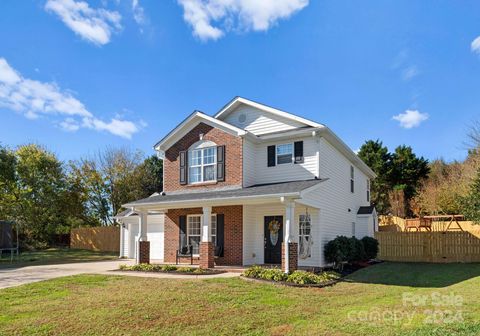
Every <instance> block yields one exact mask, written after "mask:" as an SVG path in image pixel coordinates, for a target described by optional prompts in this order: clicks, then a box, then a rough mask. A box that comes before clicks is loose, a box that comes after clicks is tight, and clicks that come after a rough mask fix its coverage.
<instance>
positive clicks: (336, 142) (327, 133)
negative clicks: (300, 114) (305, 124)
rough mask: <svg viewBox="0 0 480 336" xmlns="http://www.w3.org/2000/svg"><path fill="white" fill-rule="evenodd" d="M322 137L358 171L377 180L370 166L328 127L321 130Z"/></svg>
mask: <svg viewBox="0 0 480 336" xmlns="http://www.w3.org/2000/svg"><path fill="white" fill-rule="evenodd" d="M320 135H321V136H323V137H324V138H325V139H327V140H328V141H329V142H330V144H331V145H333V146H334V147H335V148H336V149H338V150H339V151H340V153H342V154H343V155H345V157H347V158H348V159H349V160H350V161H351V162H352V163H353V164H355V165H356V166H357V168H358V169H360V170H361V171H362V172H363V173H364V174H365V175H367V176H368V177H369V178H372V179H373V178H375V177H377V174H375V172H374V171H373V170H372V169H370V167H369V166H367V165H366V164H365V162H363V161H362V160H361V159H360V158H359V157H358V155H357V154H355V153H354V152H353V151H352V150H351V149H350V147H348V146H347V145H346V144H345V142H343V141H342V140H341V139H340V138H339V137H338V136H337V135H336V134H335V133H333V132H332V130H331V129H329V128H328V127H326V126H325V127H323V128H322V129H321V130H320Z"/></svg>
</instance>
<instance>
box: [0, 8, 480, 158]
mask: <svg viewBox="0 0 480 336" xmlns="http://www.w3.org/2000/svg"><path fill="white" fill-rule="evenodd" d="M479 36H480V3H479V2H478V1H461V2H458V1H453V0H451V1H415V0H411V1H388V0H383V1H363V2H359V1H338V0H332V1H320V0H315V1H312V0H310V1H307V0H276V1H273V0H268V1H265V2H259V1H248V0H179V1H176V0H162V1H156V0H155V1H154V0H137V1H135V0H133V1H132V0H121V1H115V0H110V1H107V0H104V1H89V2H88V3H85V2H81V1H74V0H50V1H47V0H42V1H40V0H35V1H16V0H4V1H1V2H0V41H1V42H0V113H1V116H2V123H1V124H0V125H1V126H0V142H1V143H2V144H4V145H8V146H11V147H14V146H16V145H19V144H23V143H27V142H36V143H40V144H44V145H46V146H47V147H48V148H50V149H51V150H53V151H54V152H56V153H57V154H58V155H59V156H60V158H61V159H64V160H69V159H75V158H79V157H81V156H86V155H90V154H93V153H95V152H96V151H97V150H99V149H102V148H105V147H106V146H128V147H131V148H139V149H142V150H143V151H145V152H146V153H147V154H152V153H153V150H152V146H153V144H154V143H155V142H156V141H157V140H159V139H160V138H161V137H162V136H163V135H165V134H166V133H167V132H168V131H170V130H171V129H172V128H173V127H175V126H176V125H177V124H178V123H179V122H180V121H181V120H182V119H183V118H185V117H186V116H187V115H188V114H189V113H191V112H192V111H193V110H194V109H198V110H201V111H204V112H206V113H209V114H214V113H215V112H217V111H218V109H220V108H221V107H222V106H223V105H224V104H225V103H226V102H228V101H229V100H230V99H232V98H233V97H234V96H237V95H239V96H243V97H246V98H249V99H252V100H255V101H259V102H263V103H265V104H268V105H271V106H274V107H277V108H280V109H282V110H285V111H289V112H292V113H295V114H298V115H301V116H304V117H306V118H309V119H312V120H315V121H318V122H321V123H324V124H326V125H328V126H329V127H330V128H332V129H333V130H334V131H335V132H336V133H337V134H338V135H339V136H340V137H341V138H342V139H343V140H344V141H345V142H346V143H347V144H348V145H349V146H350V147H351V148H352V149H354V150H355V149H358V148H359V147H360V146H361V144H362V143H363V142H364V141H365V140H367V139H377V138H379V139H381V140H382V141H383V142H384V143H385V144H386V145H387V146H388V147H389V148H390V149H391V150H393V148H394V147H396V146H397V145H400V144H407V145H411V146H412V147H413V148H414V150H415V152H417V153H418V154H420V155H423V156H425V157H427V158H429V159H434V158H438V157H443V158H445V159H447V160H453V159H463V158H464V157H465V150H464V148H463V147H464V146H463V145H462V142H463V141H464V140H465V133H466V129H467V127H468V125H469V123H471V122H472V121H473V120H478V119H480V95H479V93H480V39H479V40H476V38H477V37H479ZM408 127H410V128H408Z"/></svg>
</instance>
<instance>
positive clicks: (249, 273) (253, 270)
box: [243, 265, 264, 278]
mask: <svg viewBox="0 0 480 336" xmlns="http://www.w3.org/2000/svg"><path fill="white" fill-rule="evenodd" d="M263 270H264V268H263V267H260V266H257V265H254V266H251V267H249V268H247V269H246V270H245V271H244V272H243V275H244V276H246V277H248V278H260V274H261V273H262V272H263Z"/></svg>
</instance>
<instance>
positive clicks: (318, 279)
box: [243, 266, 340, 285]
mask: <svg viewBox="0 0 480 336" xmlns="http://www.w3.org/2000/svg"><path fill="white" fill-rule="evenodd" d="M243 275H244V276H246V277H249V278H255V279H263V280H269V281H277V282H291V283H294V284H299V285H308V284H322V283H325V282H328V281H331V280H335V279H338V278H340V275H339V274H338V273H336V272H322V273H320V274H315V273H312V272H307V271H294V272H292V273H290V274H286V273H284V272H283V271H282V270H281V269H278V268H264V267H260V266H252V267H249V268H248V269H246V270H245V272H244V273H243Z"/></svg>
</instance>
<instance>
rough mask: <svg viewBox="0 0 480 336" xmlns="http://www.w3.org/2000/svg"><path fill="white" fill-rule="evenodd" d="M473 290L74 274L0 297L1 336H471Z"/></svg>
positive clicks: (447, 282)
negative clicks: (305, 285)
mask: <svg viewBox="0 0 480 336" xmlns="http://www.w3.org/2000/svg"><path fill="white" fill-rule="evenodd" d="M479 288H480V264H437V265H432V264H403V263H383V264H379V265H375V266H372V267H369V268H366V269H363V270H360V271H358V272H356V273H354V274H352V275H350V277H349V278H348V282H342V283H339V284H337V285H335V286H333V287H327V288H322V289H314V288H293V287H282V286H275V285H270V284H259V283H252V282H247V281H244V280H242V279H238V278H231V279H210V280H193V279H192V280H164V279H152V278H137V277H120V276H100V275H82V276H73V277H65V278H60V279H56V280H51V281H45V282H40V283H34V284H30V285H24V286H20V287H16V288H9V289H4V290H0V307H1V309H0V334H1V335H20V334H21V335H31V334H35V335H44V334H45V335H216V334H225V335H244V334H248V335H285V334H292V335H322V334H325V335H455V334H457V335H478V334H480V291H479ZM403 293H407V294H406V295H408V297H409V298H412V297H413V296H414V295H416V297H415V298H416V299H415V300H414V301H409V302H408V303H407V304H406V305H404V304H403V301H402V297H403ZM432 293H436V294H435V295H446V296H447V297H445V298H442V302H440V303H443V304H444V305H443V306H438V305H437V306H434V305H432V300H431V299H428V298H430V295H431V294H432ZM423 295H427V296H425V297H424V296H423ZM452 295H454V296H456V299H455V300H450V301H448V300H447V298H452ZM457 296H458V297H460V298H462V300H463V301H462V302H460V304H459V301H458V297H457ZM425 298H427V299H425ZM453 301H455V303H456V304H457V305H455V306H452V305H451V303H453ZM435 303H436V304H438V303H439V302H435ZM447 303H450V304H447ZM458 304H459V305H458ZM429 310H437V313H436V315H435V314H433V313H430V312H429ZM447 310H449V311H451V313H452V314H448V312H446V311H447ZM460 311H461V316H460V313H459V312H460ZM407 314H408V315H407ZM442 314H443V315H442ZM395 316H396V317H397V320H394V317H395ZM445 317H446V318H449V320H445ZM428 322H432V323H428ZM435 322H436V323H435Z"/></svg>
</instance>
